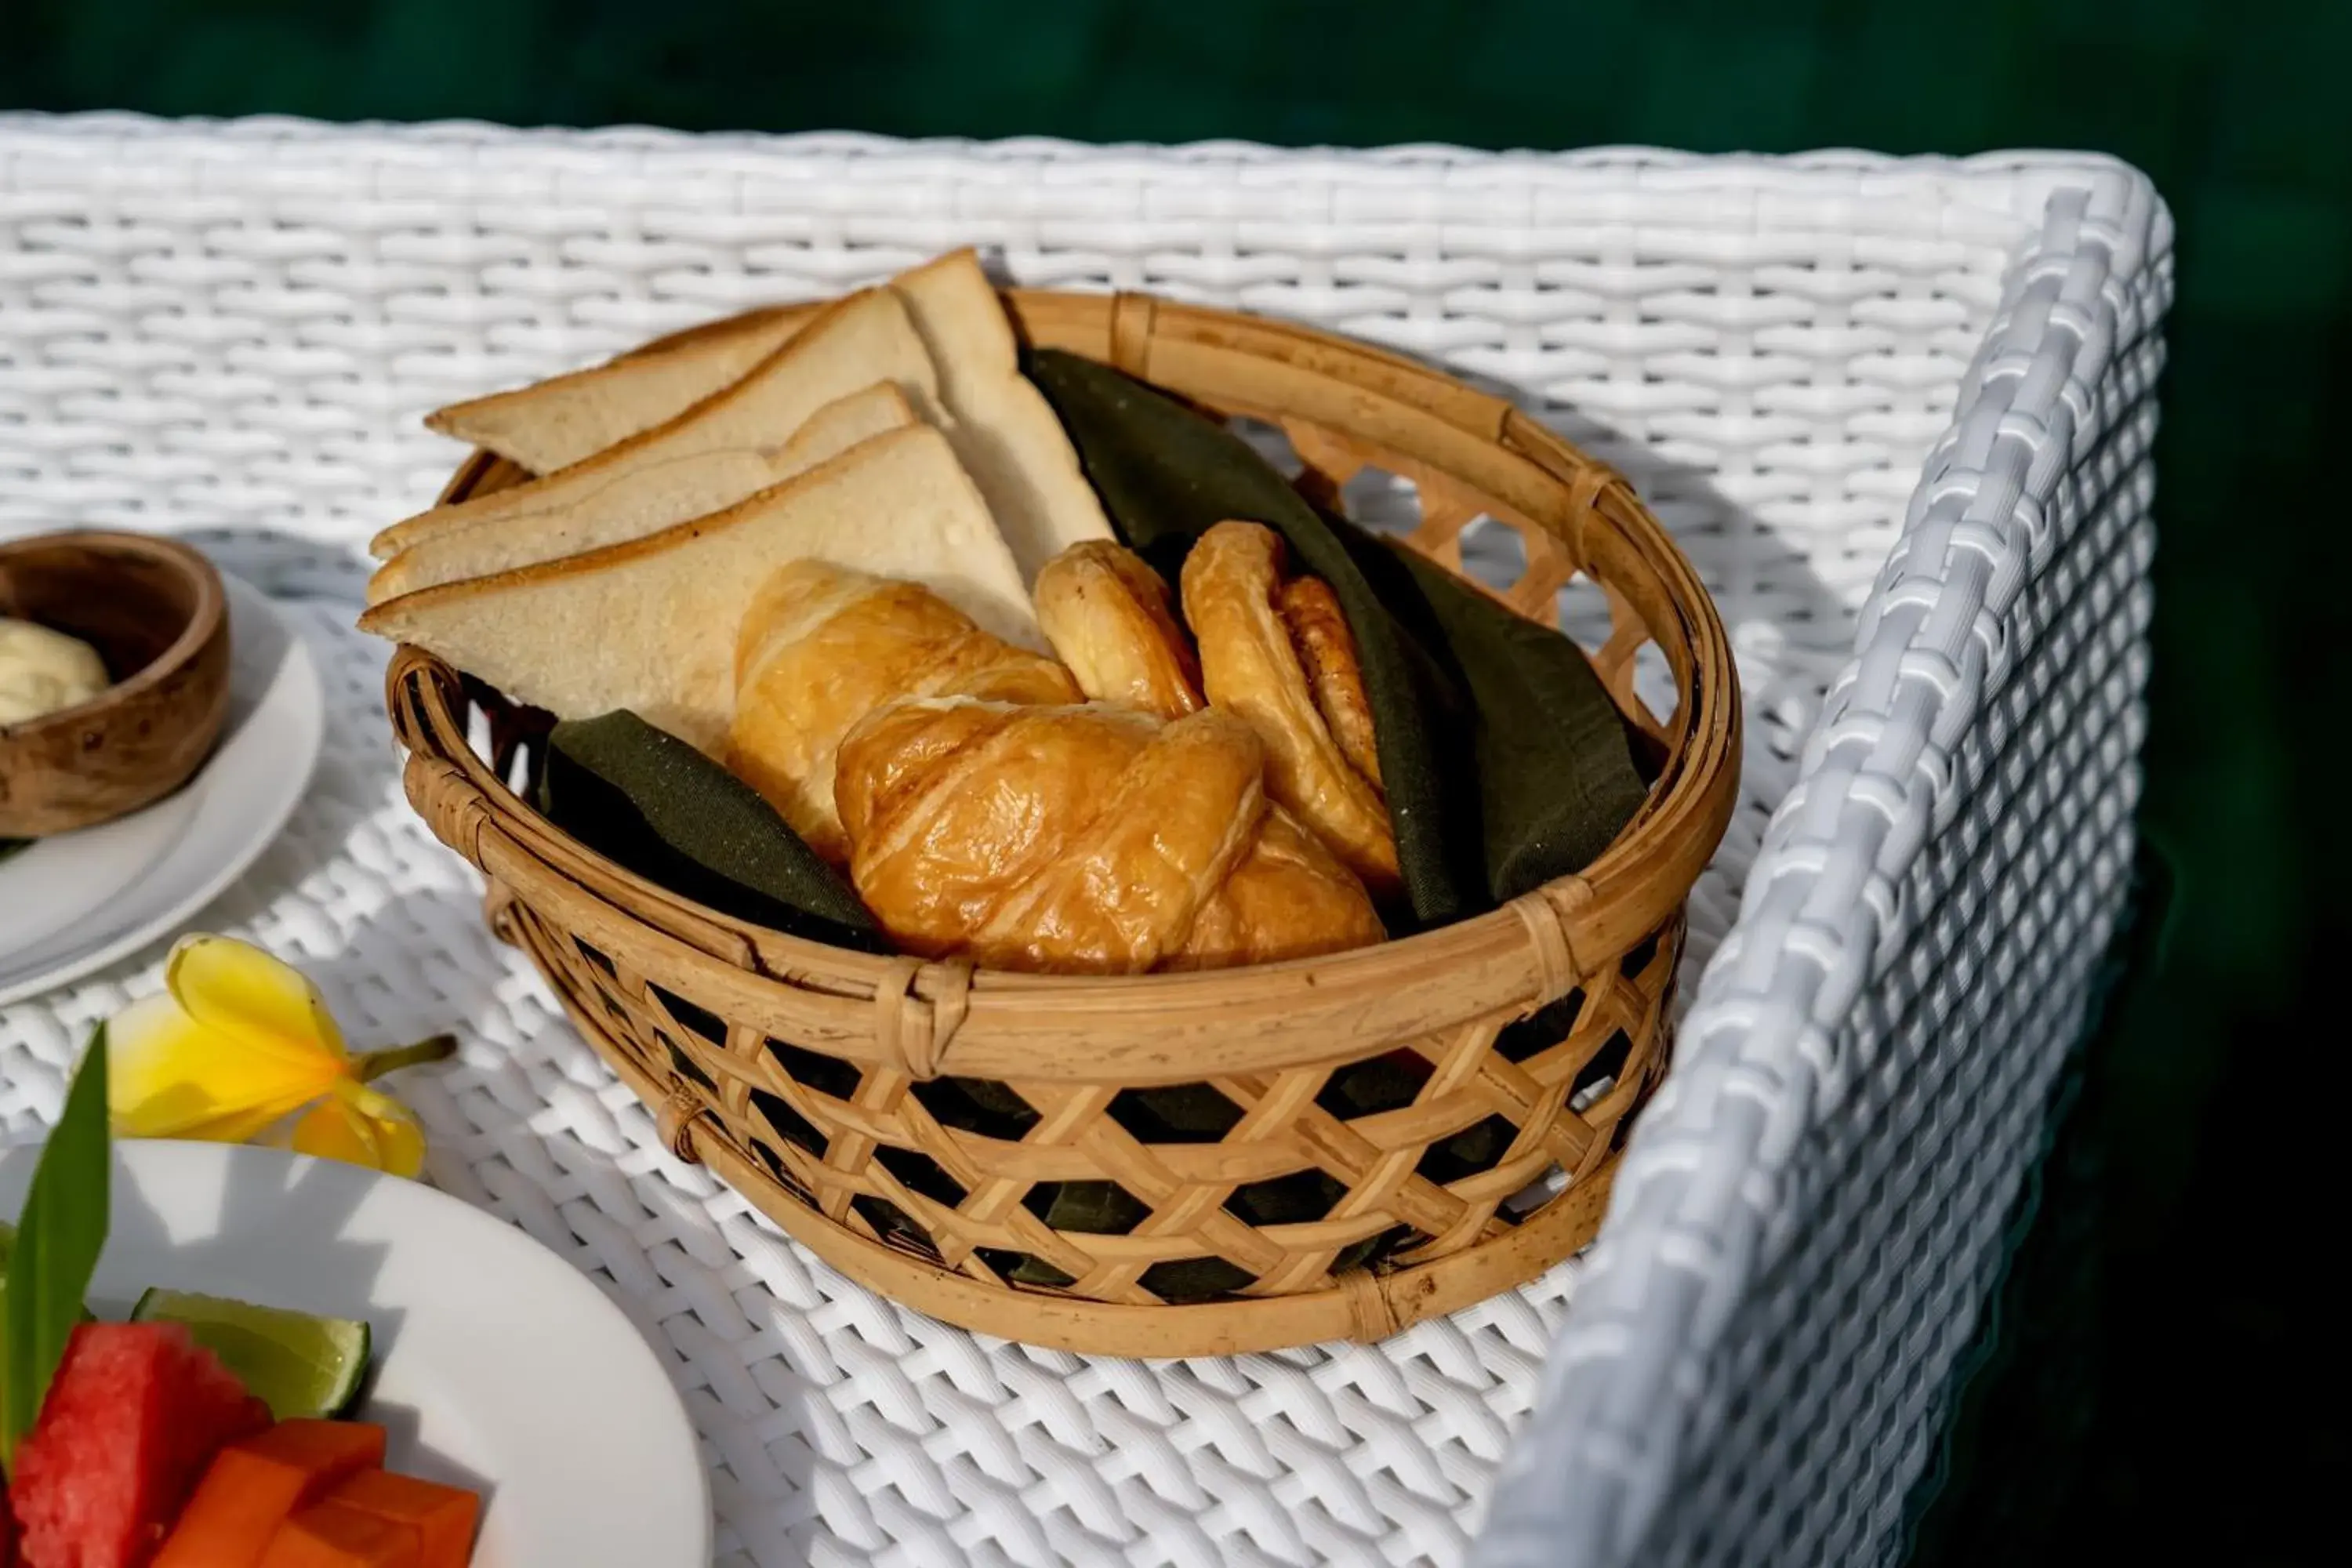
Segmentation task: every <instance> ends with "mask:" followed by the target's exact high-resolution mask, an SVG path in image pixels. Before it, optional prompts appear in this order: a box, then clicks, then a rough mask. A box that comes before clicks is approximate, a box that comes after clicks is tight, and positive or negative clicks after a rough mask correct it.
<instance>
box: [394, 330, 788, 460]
mask: <svg viewBox="0 0 2352 1568" xmlns="http://www.w3.org/2000/svg"><path fill="white" fill-rule="evenodd" d="M806 321H807V317H806V315H805V314H804V313H802V312H796V311H793V310H786V309H783V308H782V307H775V306H772V307H769V308H767V309H764V310H750V311H746V312H745V313H744V314H742V315H740V316H732V317H730V318H728V319H727V320H726V321H711V322H709V323H707V324H706V325H703V326H699V327H696V328H694V329H693V330H692V331H685V332H680V333H678V334H677V336H675V337H671V338H665V339H663V340H662V341H661V342H656V343H649V344H647V345H646V347H644V348H641V349H638V350H636V351H635V352H634V353H627V354H624V355H622V356H621V357H620V358H618V359H615V360H612V361H609V362H608V363H604V364H599V365H591V366H590V367H589V368H587V369H586V370H576V371H573V372H572V373H571V374H568V375H559V376H553V377H551V378H550V379H548V380H546V381H541V382H535V383H533V384H530V385H529V386H519V387H517V388H515V389H514V390H513V391H511V392H499V393H493V394H492V395H489V396H488V397H477V398H474V399H472V400H470V401H469V402H466V403H453V404H451V405H449V406H448V407H446V408H442V409H436V411H435V412H433V413H431V414H428V415H426V416H425V426H426V427H427V428H429V429H434V430H438V431H439V432H441V434H443V435H444V436H454V437H457V439H458V440H460V441H467V442H470V443H472V444H473V445H475V446H477V447H488V448H489V449H490V450H491V451H493V452H496V453H497V454H498V455H499V456H500V457H501V458H511V459H513V460H514V461H515V462H518V463H520V464H521V465H522V466H523V467H524V468H529V469H530V471H531V472H532V473H534V474H551V473H553V472H554V471H555V470H556V469H558V468H569V467H571V466H572V464H573V463H577V462H579V461H581V460H582V459H583V458H591V457H593V456H594V455H595V454H597V453H598V452H601V451H603V450H604V448H605V447H611V446H614V445H616V444H618V443H619V442H622V441H625V440H626V439H628V438H629V437H632V436H635V435H636V434H637V433H638V432H640V431H643V430H650V429H652V428H653V427H654V426H656V425H660V424H664V423H666V422H667V421H668V420H670V419H673V418H675V417H676V416H678V415H680V414H683V413H685V412H686V411H687V410H688V408H691V407H692V406H694V405H696V404H698V403H699V402H701V401H702V400H703V399H704V398H706V397H708V396H709V395H711V394H712V393H714V392H717V391H719V390H720V389H721V388H723V387H725V386H728V385H729V384H732V383H734V382H737V381H740V380H741V379H742V378H743V377H744V376H745V375H746V374H749V373H750V372H751V367H752V366H754V365H756V364H758V363H760V362H761V360H763V359H766V358H767V357H768V356H769V355H770V354H772V353H775V352H776V351H777V350H778V349H780V348H782V347H783V346H784V344H785V343H786V342H790V341H791V339H792V337H793V333H794V332H796V331H799V330H800V329H801V327H802V326H803V324H805V322H806Z"/></svg>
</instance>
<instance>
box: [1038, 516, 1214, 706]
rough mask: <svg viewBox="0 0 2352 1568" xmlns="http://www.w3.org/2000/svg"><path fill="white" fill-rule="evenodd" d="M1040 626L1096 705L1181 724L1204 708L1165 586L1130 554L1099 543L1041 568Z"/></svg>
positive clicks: (1196, 666) (1196, 670) (1195, 666)
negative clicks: (1122, 707)
mask: <svg viewBox="0 0 2352 1568" xmlns="http://www.w3.org/2000/svg"><path fill="white" fill-rule="evenodd" d="M1034 597H1035V599H1036V602H1037V624H1038V626H1041V627H1043V628H1044V630H1045V640H1046V641H1047V642H1049V643H1051V644H1053V645H1054V651H1055V653H1056V654H1058V655H1059V656H1060V657H1061V660H1062V662H1063V663H1064V664H1066V665H1067V666H1069V668H1070V673H1071V674H1072V675H1073V676H1075V677H1076V679H1077V682H1078V689H1079V690H1081V691H1083V692H1085V693H1086V694H1087V696H1088V697H1090V698H1092V699H1093V700H1096V701H1097V702H1117V703H1120V704H1123V705H1125V706H1127V707H1129V708H1140V709H1142V710H1144V711H1145V712H1147V713H1156V714H1158V715H1159V716H1160V718H1162V719H1181V718H1182V717H1183V716H1184V715H1185V714H1187V713H1191V712H1193V711H1195V710H1198V709H1199V708H1200V707H1201V706H1202V702H1201V663H1200V659H1199V658H1197V657H1196V656H1195V655H1194V654H1193V652H1192V638H1191V637H1187V636H1185V635H1184V628H1183V627H1182V626H1180V625H1178V624H1177V621H1176V616H1175V612H1174V611H1173V610H1172V609H1171V607H1170V605H1169V595H1168V584H1166V583H1165V582H1163V581H1161V580H1160V574H1159V573H1157V572H1154V571H1153V570H1152V569H1151V568H1150V567H1149V566H1147V565H1145V564H1144V563H1143V558H1142V557H1141V556H1139V555H1138V554H1136V553H1135V552H1133V551H1131V550H1128V549H1126V548H1124V547H1122V546H1120V545H1117V544H1112V543H1109V542H1107V541H1103V540H1089V541H1087V542H1085V543H1083V544H1074V545H1072V546H1071V547H1070V548H1069V549H1067V550H1065V551H1063V552H1061V553H1060V554H1059V555H1056V556H1055V557H1054V558H1053V559H1052V560H1051V561H1048V562H1047V563H1045V569H1044V570H1043V571H1041V572H1039V573H1038V574H1037V585H1036V588H1035V590H1034Z"/></svg>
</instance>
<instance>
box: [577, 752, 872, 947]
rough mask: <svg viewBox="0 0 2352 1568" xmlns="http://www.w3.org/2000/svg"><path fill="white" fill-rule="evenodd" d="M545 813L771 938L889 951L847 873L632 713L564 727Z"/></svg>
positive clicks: (607, 852)
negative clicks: (781, 934) (784, 935)
mask: <svg viewBox="0 0 2352 1568" xmlns="http://www.w3.org/2000/svg"><path fill="white" fill-rule="evenodd" d="M540 809H541V810H542V811H544V812H545V813H546V814H547V816H548V820H549V821H551V822H552V823H554V824H555V825H556V826H558V827H561V828H562V829H563V830H564V831H565V832H566V833H569V834H571V835H572V837H574V838H577V839H579V840H580V841H581V842H582V843H583V844H585V845H587V846H588V847H590V848H591V849H593V850H595V851H596V852H597V853H598V854H600V855H602V856H604V858H607V859H609V860H612V861H614V862H615V863H617V864H619V865H622V866H625V867H627V868H629V869H630V870H632V871H635V873H637V875H639V876H641V877H643V878H645V879H646V880H647V881H649V882H652V883H654V884H655V885H656V886H657V887H662V888H667V889H669V890H670V891H671V892H673V893H677V894H680V895H682V896H684V897H686V898H689V899H692V900H695V901H696V902H697V903H702V904H708V905H709V906H710V907H711V908H712V909H714V910H720V911H721V912H723V913H726V914H730V915H733V916H735V917H736V918H737V919H739V920H746V921H751V922H752V923H753V924H755V925H763V926H767V927H769V928H771V929H772V930H775V931H788V932H790V933H791V934H793V935H794V936H802V937H807V938H809V939H810V940H811V941H814V942H830V943H831V944H833V945H834V946H835V947H852V948H858V949H861V950H863V951H865V952H887V951H888V943H887V942H885V941H884V940H883V938H882V935H881V932H880V931H879V930H878V929H877V927H876V925H875V923H874V916H873V915H872V913H871V912H869V911H868V910H866V906H865V905H864V904H863V903H861V902H860V901H859V900H858V897H857V894H856V892H855V891H854V890H853V889H851V888H850V886H849V884H848V883H847V882H846V881H845V880H844V879H842V876H841V873H840V872H838V871H835V869H834V868H832V867H831V866H828V865H826V864H825V862H824V860H823V859H822V858H819V857H818V855H817V853H816V851H815V850H814V849H811V848H810V847H808V845H807V844H806V843H805V842H803V840H802V838H801V836H800V835H799V834H797V833H794V832H793V829H792V826H791V825H790V824H789V823H787V822H785V820H784V819H783V817H782V816H781V815H780V814H779V813H778V812H777V810H776V808H775V807H774V806H772V805H769V804H768V803H767V802H766V801H764V800H762V799H761V797H760V795H759V794H758V793H757V792H756V791H754V790H753V789H752V788H751V785H749V784H745V783H743V781H742V780H740V779H739V778H737V777H736V776H735V775H734V774H732V773H729V772H728V771H727V770H726V769H725V768H722V767H720V766H719V764H718V763H714V762H712V761H711V760H710V759H709V757H706V756H704V755H703V754H702V753H701V752H698V751H696V750H695V749H694V748H693V747H692V746H689V745H688V744H687V743H686V742H684V741H681V740H679V739H678V738H677V736H675V735H671V734H667V733H665V732H664V731H660V730H657V729H656V728H654V727H653V726H652V725H651V724H648V723H646V721H644V720H642V719H640V718H638V717H637V716H636V715H635V713H632V712H629V711H628V710H625V709H623V710H618V711H615V712H612V713H607V714H604V715H603V716H602V717H600V718H595V719H580V720H575V721H572V722H570V723H564V724H558V725H556V726H555V728H554V730H553V731H552V732H551V734H550V735H549V737H548V748H547V773H546V776H545V778H544V779H543V780H542V782H541V785H540Z"/></svg>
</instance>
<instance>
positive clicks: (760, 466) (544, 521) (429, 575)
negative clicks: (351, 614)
mask: <svg viewBox="0 0 2352 1568" xmlns="http://www.w3.org/2000/svg"><path fill="white" fill-rule="evenodd" d="M916 423H917V420H916V418H915V411H914V409H913V407H912V406H911V405H908V402H907V399H906V395H904V394H902V393H901V392H900V391H899V390H898V387H897V386H896V385H894V384H891V383H889V382H887V381H883V382H877V383H875V384H873V385H872V386H869V387H866V388H864V389H863V390H861V391H857V392H853V393H851V394H850V395H848V396H846V397H843V398H837V399H835V401H834V402H831V403H828V404H826V405H824V407H823V408H820V409H818V410H817V411H816V412H815V413H814V414H813V415H811V416H809V420H808V423H807V424H805V425H803V426H801V427H800V428H799V429H798V430H796V431H794V432H793V435H792V437H791V439H789V440H787V441H785V442H784V443H783V444H782V446H780V447H773V448H772V449H767V450H756V451H754V450H735V451H725V452H699V453H697V454H695V455H694V456H692V457H688V458H670V459H669V460H668V461H667V462H662V463H654V464H651V465H649V466H648V467H646V468H635V469H632V470H631V471H629V472H627V473H625V474H623V475H621V476H620V477H619V478H618V479H612V480H609V481H607V482H606V483H605V484H604V486H603V488H601V489H596V490H593V491H591V492H590V493H589V494H587V495H584V496H583V497H581V498H580V499H579V500H575V501H572V502H571V503H570V504H568V505H562V506H555V507H551V508H549V509H548V510H545V511H534V512H526V513H524V514H523V515H522V516H520V517H511V518H499V519H494V520H492V521H487V522H475V523H468V524H467V525H465V526H463V527H459V528H450V529H444V530H441V531H437V532H434V533H428V534H426V535H425V536H424V537H423V538H421V539H419V540H418V541H417V542H415V543H414V544H412V545H410V546H409V547H408V548H407V549H405V550H404V551H402V552H400V553H399V554H397V555H395V556H394V557H393V558H392V559H391V560H389V561H387V562H385V563H383V565H382V566H380V567H378V568H377V569H376V574H375V575H374V576H373V577H372V578H370V579H369V580H368V587H367V594H368V603H369V604H371V605H377V604H382V603H383V601H384V600H386V599H395V598H398V597H399V596H400V595H403V594H414V593H415V592H417V591H418V590H420V589H424V588H435V587H438V586H440V585H441V584H444V583H455V582H458V581H461V580H463V579H465V578H467V577H486V576H488V575H489V574H492V573H495V572H506V571H510V570H512V569H513V568H515V567H518V566H529V565H532V564H534V563H538V562H541V561H553V560H557V559H559V558H561V557H562V556H566V555H578V554H581V553H583V552H586V551H590V550H601V549H604V547H605V546H606V545H611V544H624V543H626V542H628V541H630V540H632V539H642V538H644V537H645V536H646V534H649V533H658V532H659V531H661V530H663V529H665V528H668V527H671V526H673V525H675V524H677V523H681V522H686V521H689V520H691V519H694V518H698V517H701V516H704V515H705V514H707V513H709V512H714V511H719V510H724V509H726V508H728V507H730V506H733V505H734V504H735V503H736V502H737V501H740V500H743V499H744V498H745V497H746V496H751V495H756V494H758V493H759V492H760V491H761V490H764V489H769V488H770V487H772V486H774V485H779V484H782V483H783V482H784V481H785V480H786V479H791V478H793V476H794V475H796V474H801V473H804V472H806V471H807V470H808V469H810V468H815V467H816V466H817V465H818V464H819V463H824V462H828V461H830V460H831V459H833V458H837V457H839V456H840V455H841V454H842V453H844V452H846V451H848V450H849V449H850V448H851V447H855V446H856V445H857V444H858V443H859V442H861V441H869V440H871V439H873V438H874V437H877V436H881V435H885V434H887V433H888V432H890V431H892V430H899V429H904V428H906V427H907V426H910V425H913V424H916Z"/></svg>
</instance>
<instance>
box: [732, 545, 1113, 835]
mask: <svg viewBox="0 0 2352 1568" xmlns="http://www.w3.org/2000/svg"><path fill="white" fill-rule="evenodd" d="M910 695H911V696H919V697H928V696H940V695H964V696H971V697H985V698H991V699H994V700H1000V701H1005V702H1051V703H1066V702H1075V701H1076V700H1078V697H1079V693H1078V689H1077V688H1076V685H1075V684H1073V683H1072V681H1071V679H1070V675H1069V672H1068V671H1067V670H1066V669H1064V668H1062V667H1061V666H1060V665H1059V664H1057V663H1055V661H1054V660H1052V659H1050V658H1045V656H1044V655H1042V654H1035V653H1031V652H1029V651H1028V650H1027V649H1025V648H1019V647H1013V645H1012V644H1011V643H1008V642H1006V641H1004V640H1003V639H1002V638H1000V637H992V636H990V635H989V634H988V633H987V632H984V631H982V630H981V629H980V627H979V626H975V625H974V624H973V623H972V621H971V617H969V616H966V615H964V614H963V612H962V611H961V610H958V609H957V608H955V607H954V606H953V605H950V604H949V603H948V602H947V601H946V600H945V599H942V598H940V596H939V595H937V594H934V593H932V592H931V591H930V590H929V588H926V587H924V586H923V585H922V584H919V583H902V582H897V581H893V580H891V579H888V578H883V577H876V576H871V575H869V574H866V573H863V572H856V571H851V570H849V569H848V568H845V567H841V566H834V565H830V564H827V563H824V562H822V561H814V560H808V561H795V562H793V563H790V564H788V565H786V566H783V567H782V568H779V569H778V570H777V572H776V573H775V574H773V575H772V576H771V577H770V578H769V579H768V580H767V582H765V583H764V584H761V587H760V590H759V592H758V593H757V594H755V595H753V596H752V599H751V605H749V607H748V608H746V609H745V611H744V613H743V619H742V623H741V625H740V626H739V627H738V628H737V631H736V637H735V715H734V719H733V721H731V723H730V726H729V729H728V737H727V756H726V763H727V766H728V768H729V769H730V771H731V772H732V773H734V774H735V775H736V776H737V777H738V778H740V779H741V780H743V782H744V783H746V784H750V785H751V787H752V788H753V789H756V790H758V791H759V792H760V794H761V795H764V796H765V797H766V798H767V800H768V802H769V804H770V805H773V806H774V807H775V808H776V809H777V810H778V811H780V812H782V814H783V816H784V820H785V821H787V822H789V823H791V824H792V825H793V830H794V831H795V832H797V833H798V834H799V835H800V836H801V837H803V838H804V839H806V840H807V841H808V844H809V847H811V848H813V849H814V850H815V851H816V852H817V853H818V854H820V855H822V856H824V858H827V859H829V860H832V861H834V862H835V863H836V864H839V863H840V862H842V861H845V860H846V859H847V858H848V857H849V844H848V841H847V840H846V839H845V838H844V837H843V836H842V831H841V819H840V817H839V816H837V815H836V814H835V810H834V777H833V775H834V756H835V752H836V751H837V750H838V748H839V746H840V743H841V738H842V736H843V735H845V734H846V733H848V731H849V730H850V728H851V727H852V726H853V725H855V724H856V722H857V721H859V720H860V719H863V718H865V717H866V715H867V714H868V713H870V712H872V711H873V710H875V709H877V708H879V707H880V706H882V705H883V704H884V703H886V702H888V701H890V700H894V699H896V698H899V697H905V696H910Z"/></svg>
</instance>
